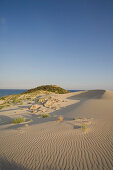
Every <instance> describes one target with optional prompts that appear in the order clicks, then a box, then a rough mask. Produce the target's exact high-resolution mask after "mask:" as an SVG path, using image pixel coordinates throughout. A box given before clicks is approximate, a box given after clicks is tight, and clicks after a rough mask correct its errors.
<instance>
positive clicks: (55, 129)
mask: <svg viewBox="0 0 113 170" xmlns="http://www.w3.org/2000/svg"><path fill="white" fill-rule="evenodd" d="M73 94H74V95H73ZM73 94H72V95H70V94H69V95H67V97H68V99H70V100H79V102H77V103H75V104H73V105H70V106H67V107H65V108H62V109H60V110H58V111H56V112H55V113H52V114H53V115H54V114H55V115H62V116H63V117H64V121H63V122H57V121H56V119H57V118H56V117H53V118H45V119H43V120H42V119H37V120H38V121H37V122H35V123H34V124H33V123H32V124H29V126H28V127H25V126H21V125H19V126H18V125H17V126H14V127H13V128H12V125H10V124H7V123H5V117H6V118H7V119H8V116H7V114H8V113H7V111H6V112H5V111H0V116H1V119H2V118H3V115H4V123H3V122H2V123H1V124H0V161H1V162H0V168H1V169H4V170H5V169H6V170H10V169H11V170H12V169H20V170H21V169H32V170H34V169H36V170H38V169H45V170H46V169H51V170H54V169H55V170H59V169H61V170H63V169H66V170H67V169H69V170H71V169H73V170H76V169H77V170H87V169H88V170H92V169H93V170H99V169H105V170H112V169H113V92H111V91H104V90H91V91H86V92H84V93H83V92H79V93H73ZM73 118H75V120H73ZM2 120H3V119H2ZM2 120H1V121H2ZM84 122H85V124H86V127H87V128H86V129H85V130H83V129H82V128H81V125H82V124H84Z"/></svg>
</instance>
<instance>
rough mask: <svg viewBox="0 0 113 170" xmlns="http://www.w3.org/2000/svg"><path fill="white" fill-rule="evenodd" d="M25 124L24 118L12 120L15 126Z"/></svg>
mask: <svg viewBox="0 0 113 170" xmlns="http://www.w3.org/2000/svg"><path fill="white" fill-rule="evenodd" d="M23 122H25V118H16V119H14V120H13V123H15V124H17V123H23Z"/></svg>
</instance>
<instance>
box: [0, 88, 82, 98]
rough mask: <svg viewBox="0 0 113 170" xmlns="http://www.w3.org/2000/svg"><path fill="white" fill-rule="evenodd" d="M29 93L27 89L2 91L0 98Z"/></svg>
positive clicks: (0, 91) (0, 90)
mask: <svg viewBox="0 0 113 170" xmlns="http://www.w3.org/2000/svg"><path fill="white" fill-rule="evenodd" d="M25 91H27V89H0V97H4V96H8V95H13V94H20V93H23V92H25ZM69 91H70V92H78V91H83V90H69Z"/></svg>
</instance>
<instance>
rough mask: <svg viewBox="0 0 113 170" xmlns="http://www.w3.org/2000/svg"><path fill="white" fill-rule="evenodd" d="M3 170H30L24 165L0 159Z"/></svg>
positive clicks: (0, 167) (0, 166)
mask: <svg viewBox="0 0 113 170" xmlns="http://www.w3.org/2000/svg"><path fill="white" fill-rule="evenodd" d="M0 169H1V170H28V169H27V168H25V167H24V166H22V165H19V164H17V163H16V162H14V161H8V160H7V159H3V158H0Z"/></svg>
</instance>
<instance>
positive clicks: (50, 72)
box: [0, 0, 113, 90]
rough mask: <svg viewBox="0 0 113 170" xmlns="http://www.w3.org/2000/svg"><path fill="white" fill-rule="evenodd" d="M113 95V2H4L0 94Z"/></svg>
mask: <svg viewBox="0 0 113 170" xmlns="http://www.w3.org/2000/svg"><path fill="white" fill-rule="evenodd" d="M46 84H56V85H59V86H61V87H63V88H66V89H109V90H113V0H0V88H1V89H6V88H7V89H29V88H33V87H37V86H39V85H46Z"/></svg>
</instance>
